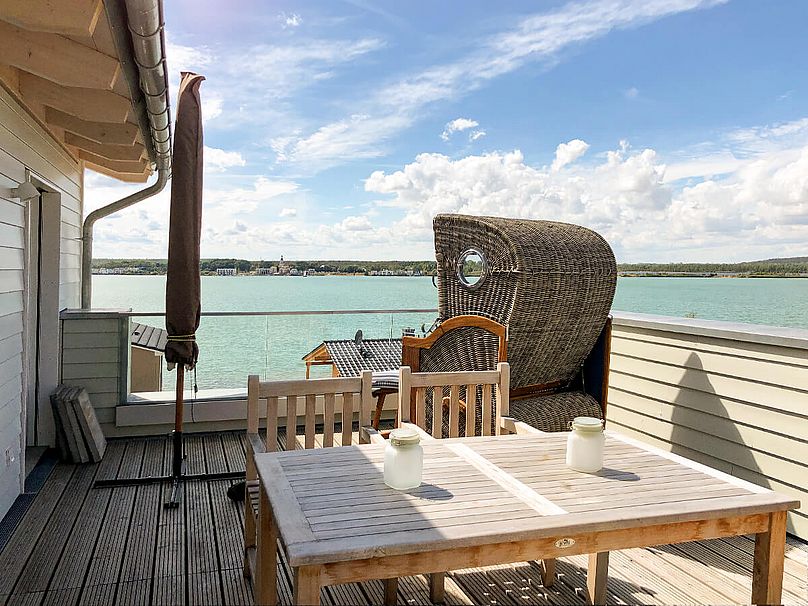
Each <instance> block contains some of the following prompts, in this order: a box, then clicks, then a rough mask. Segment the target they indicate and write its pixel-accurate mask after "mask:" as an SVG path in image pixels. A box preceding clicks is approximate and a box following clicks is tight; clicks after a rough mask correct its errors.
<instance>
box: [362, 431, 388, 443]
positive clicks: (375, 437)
mask: <svg viewBox="0 0 808 606" xmlns="http://www.w3.org/2000/svg"><path fill="white" fill-rule="evenodd" d="M359 443H360V444H384V436H383V435H382V433H381V432H380V431H379V430H378V429H373V428H372V427H360V428H359Z"/></svg>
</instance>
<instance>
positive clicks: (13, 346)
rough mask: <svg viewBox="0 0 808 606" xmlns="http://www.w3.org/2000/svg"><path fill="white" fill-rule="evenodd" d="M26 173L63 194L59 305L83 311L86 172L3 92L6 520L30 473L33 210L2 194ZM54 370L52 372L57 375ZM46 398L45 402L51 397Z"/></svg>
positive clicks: (0, 291)
mask: <svg viewBox="0 0 808 606" xmlns="http://www.w3.org/2000/svg"><path fill="white" fill-rule="evenodd" d="M26 170H30V171H31V174H32V176H33V177H34V178H35V179H36V180H38V181H40V182H41V184H44V186H45V189H48V190H50V191H52V192H54V193H58V194H59V197H60V206H61V209H60V211H61V212H60V219H59V221H60V225H59V229H58V231H59V232H61V236H62V237H61V241H60V242H53V243H51V244H50V245H52V246H58V247H59V248H58V250H59V258H60V267H59V268H58V271H59V275H60V279H59V283H60V286H59V292H58V300H59V304H60V305H61V306H62V307H75V306H78V304H79V294H80V288H79V287H78V284H79V280H80V273H81V272H80V267H79V266H80V260H81V246H80V243H79V242H78V236H79V232H78V231H77V226H78V225H80V220H81V213H82V189H83V181H82V171H81V167H80V165H79V163H78V162H77V161H76V160H75V159H74V158H72V157H71V156H70V154H68V153H67V152H66V151H65V150H64V148H62V147H61V146H60V145H59V144H58V143H57V142H56V141H55V140H54V139H53V138H52V137H51V136H50V135H49V134H48V133H47V132H46V131H45V130H44V129H43V128H42V127H41V126H40V125H39V124H38V123H37V122H36V120H34V119H33V118H32V117H31V116H30V115H29V114H28V113H27V112H26V111H25V110H24V109H23V108H22V107H20V106H19V105H18V104H17V103H16V101H14V99H13V97H11V96H10V95H9V94H8V92H7V91H6V90H5V89H3V88H2V87H0V517H1V516H2V515H4V514H5V512H6V511H7V510H8V508H9V507H10V506H11V504H12V503H13V502H14V499H15V498H16V496H17V495H18V494H19V491H20V486H21V481H22V470H23V469H24V467H23V466H22V463H23V457H22V455H21V453H20V448H21V444H22V435H21V434H22V432H23V431H25V428H24V427H22V418H23V405H24V398H25V396H24V394H26V393H27V391H28V388H27V385H26V380H27V379H26V377H25V376H24V374H23V371H24V364H23V361H24V359H25V357H26V355H27V354H26V352H25V351H24V347H25V345H24V338H23V336H24V332H25V314H24V312H25V310H24V303H23V301H24V291H23V289H24V288H25V287H26V285H25V280H26V277H25V276H26V267H25V246H26V244H25V243H26V229H27V226H26V214H27V211H26V204H27V203H26V202H21V201H20V200H16V199H14V200H11V199H9V198H8V197H3V192H5V191H7V189H8V188H11V187H16V186H17V185H18V184H19V183H21V182H23V181H24V180H25V179H26ZM54 226H55V224H54ZM45 245H46V246H47V245H48V243H45ZM51 269H52V268H51ZM54 296H55V295H54ZM51 307H55V305H52V306H51ZM51 320H55V318H51ZM46 338H47V339H49V341H50V342H51V343H58V342H59V335H58V333H56V334H53V335H47V337H46ZM55 370H56V369H50V371H51V372H52V373H54V372H55ZM44 397H45V398H47V394H45V396H44ZM7 452H8V453H9V456H10V457H11V458H13V459H14V462H13V463H12V465H6V453H7Z"/></svg>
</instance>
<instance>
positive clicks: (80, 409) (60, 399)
mask: <svg viewBox="0 0 808 606" xmlns="http://www.w3.org/2000/svg"><path fill="white" fill-rule="evenodd" d="M51 405H52V406H53V413H54V414H53V416H54V419H55V421H56V445H57V448H58V449H59V453H60V455H61V457H62V459H63V460H65V461H72V462H74V463H88V462H90V461H92V462H94V463H97V462H98V461H100V460H101V459H102V457H103V456H104V451H105V450H106V448H107V440H106V438H105V437H104V432H103V431H101V426H100V425H99V424H98V419H96V417H95V410H94V409H93V406H92V404H91V403H90V397H89V396H88V395H87V391H86V390H85V389H84V388H83V387H70V386H68V385H60V386H59V387H57V388H56V391H55V392H54V393H53V394H52V395H51Z"/></svg>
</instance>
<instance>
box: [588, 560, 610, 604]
mask: <svg viewBox="0 0 808 606" xmlns="http://www.w3.org/2000/svg"><path fill="white" fill-rule="evenodd" d="M608 580H609V552H608V551H601V552H599V553H590V554H589V570H588V571H587V573H586V588H587V589H588V590H589V601H590V603H592V604H605V603H606V581H608Z"/></svg>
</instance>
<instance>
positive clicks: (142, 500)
mask: <svg viewBox="0 0 808 606" xmlns="http://www.w3.org/2000/svg"><path fill="white" fill-rule="evenodd" d="M136 491H137V493H136V494H135V502H134V505H133V507H132V515H131V518H130V526H129V539H128V541H127V544H126V549H125V551H124V559H123V564H122V565H121V574H120V577H119V578H120V583H121V584H122V585H123V584H124V583H127V582H130V581H142V580H144V579H146V580H148V579H151V578H152V576H153V573H154V551H155V543H156V540H157V521H158V516H159V515H160V512H161V510H162V502H161V500H160V497H161V494H162V491H161V490H160V486H159V485H156V484H149V485H146V486H138V487H137V488H136ZM148 589H149V588H148V587H147V595H146V600H147V601H148ZM127 591H129V593H130V594H131V595H139V591H140V590H139V589H137V588H135V587H131V588H129V589H127Z"/></svg>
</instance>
